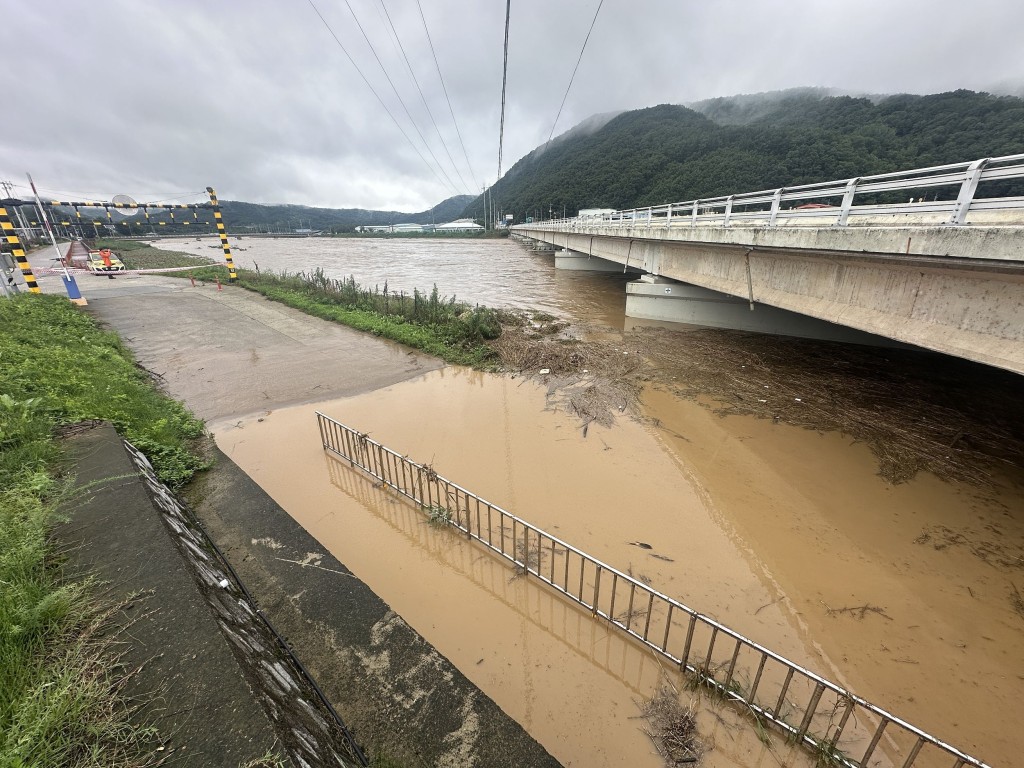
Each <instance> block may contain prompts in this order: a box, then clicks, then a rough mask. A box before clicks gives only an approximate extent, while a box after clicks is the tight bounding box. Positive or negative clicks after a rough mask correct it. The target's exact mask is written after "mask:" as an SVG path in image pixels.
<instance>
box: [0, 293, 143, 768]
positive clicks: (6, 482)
mask: <svg viewBox="0 0 1024 768" xmlns="http://www.w3.org/2000/svg"><path fill="white" fill-rule="evenodd" d="M0 304H2V302H0ZM9 362H10V361H9V360H8V359H7V358H6V357H4V358H0V363H4V365H3V367H5V368H6V367H9V365H7V364H8V363H9ZM53 424H54V422H53V417H52V413H51V412H50V411H49V410H48V409H47V407H46V404H45V401H44V399H43V398H29V399H25V400H18V399H15V398H14V397H12V396H11V395H9V394H3V395H0V766H5V768H6V767H7V766H11V768H14V767H17V768H22V767H24V768H27V767H28V766H40V768H42V767H43V766H137V765H145V764H146V762H147V758H146V753H147V749H146V747H145V745H144V744H143V742H144V741H146V740H147V739H148V737H149V736H150V732H149V731H148V730H146V729H139V728H138V727H136V726H134V725H133V724H132V723H131V722H130V710H129V707H128V706H127V705H126V704H125V703H124V702H123V701H122V700H121V698H119V696H118V687H119V685H120V679H117V678H116V677H115V675H116V672H115V671H113V669H114V668H115V667H116V663H114V662H115V661H116V659H115V658H114V656H115V655H116V654H115V652H114V651H113V650H112V649H111V647H110V642H111V641H110V640H109V639H106V638H104V637H103V634H104V633H103V632H101V629H107V628H109V622H108V619H109V615H110V614H111V613H112V611H113V610H114V609H113V608H111V607H109V606H108V607H103V606H101V605H100V604H99V603H98V602H96V601H95V600H94V599H93V598H92V596H91V595H90V589H91V586H92V585H91V584H90V582H89V581H87V580H86V581H79V582H70V581H66V580H65V579H64V578H63V574H62V572H61V567H60V558H59V557H58V556H57V555H56V554H55V553H54V551H53V548H52V546H51V542H50V538H49V535H50V530H51V526H52V523H53V520H54V515H55V512H54V510H55V506H56V504H57V502H58V501H59V498H60V493H59V487H58V485H57V483H56V482H55V481H54V480H53V478H52V476H51V474H50V468H51V466H52V465H53V462H54V461H55V460H56V459H57V456H58V449H57V446H56V443H55V442H54V440H53V438H52V429H53ZM121 679H123V675H122V678H121Z"/></svg>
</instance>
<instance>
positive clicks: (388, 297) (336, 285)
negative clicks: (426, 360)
mask: <svg viewBox="0 0 1024 768" xmlns="http://www.w3.org/2000/svg"><path fill="white" fill-rule="evenodd" d="M239 282H240V284H241V285H242V286H243V287H245V288H248V289H250V290H253V291H256V292H258V293H261V294H263V295H264V296H266V297H267V298H269V299H272V300H274V301H279V302H281V303H282V304H287V305H289V306H291V307H294V308H296V309H299V310H301V311H303V312H306V313H307V314H311V315H315V316H317V317H321V318H324V319H326V320H333V321H335V322H339V323H343V324H345V325H349V326H351V327H353V328H357V329H358V330H361V331H368V332H370V333H373V334H375V335H378V336H383V337H384V338H388V339H392V340H393V341H397V342H400V343H402V344H406V345H408V346H411V347H415V348H417V349H421V350H423V351H425V352H428V353H430V354H432V355H437V356H438V357H440V358H442V359H444V360H447V361H448V362H452V363H459V364H462V365H474V366H485V365H486V364H487V363H488V362H489V361H490V360H492V359H493V357H494V352H493V351H492V350H491V348H490V347H488V346H487V344H485V343H484V342H486V341H488V340H492V339H496V338H497V337H498V336H499V335H500V334H501V323H500V321H499V319H498V314H497V313H496V312H495V311H494V310H492V309H488V308H487V307H481V306H473V305H470V304H468V303H466V302H461V301H457V300H456V299H455V297H454V296H451V297H446V296H442V295H441V293H440V291H439V290H438V287H437V285H436V284H435V285H434V287H433V289H432V290H431V291H430V292H429V293H423V292H421V291H419V290H418V289H413V291H412V293H406V292H405V291H391V290H389V288H388V284H387V283H386V282H385V283H384V287H383V288H380V287H379V286H374V287H373V288H372V289H371V288H364V287H362V286H360V285H359V284H358V283H357V282H356V280H355V278H354V277H344V278H341V279H335V278H332V277H328V276H327V275H326V274H325V273H324V271H323V270H322V269H319V268H317V269H315V270H313V271H311V272H299V273H291V274H289V273H287V272H282V273H279V274H271V273H266V272H263V273H258V272H250V271H248V270H242V271H241V272H240V275H239Z"/></svg>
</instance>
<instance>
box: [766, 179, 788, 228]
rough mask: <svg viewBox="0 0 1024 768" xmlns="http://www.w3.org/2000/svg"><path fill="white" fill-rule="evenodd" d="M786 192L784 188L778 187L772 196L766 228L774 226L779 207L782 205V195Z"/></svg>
mask: <svg viewBox="0 0 1024 768" xmlns="http://www.w3.org/2000/svg"><path fill="white" fill-rule="evenodd" d="M785 191H786V188H785V187H779V188H778V189H776V190H775V194H774V195H772V213H771V216H769V217H768V226H769V227H773V226H775V219H776V217H778V215H779V207H780V206H781V205H782V193H783V192H785Z"/></svg>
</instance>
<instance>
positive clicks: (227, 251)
mask: <svg viewBox="0 0 1024 768" xmlns="http://www.w3.org/2000/svg"><path fill="white" fill-rule="evenodd" d="M206 191H207V192H208V193H209V195H210V205H212V206H213V221H214V223H215V224H216V225H217V234H218V235H220V245H221V248H223V249H224V260H225V261H226V262H227V263H228V282H229V283H234V282H237V281H238V275H237V274H236V273H235V262H234V261H233V260H232V258H231V246H230V245H228V233H227V232H225V231H224V217H223V216H221V215H220V203H218V202H217V193H216V192H214V191H213V187H207V188H206Z"/></svg>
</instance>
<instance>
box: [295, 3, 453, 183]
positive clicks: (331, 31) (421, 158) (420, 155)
mask: <svg viewBox="0 0 1024 768" xmlns="http://www.w3.org/2000/svg"><path fill="white" fill-rule="evenodd" d="M306 1H307V2H308V3H309V5H310V7H311V8H312V9H313V11H314V12H315V13H316V15H317V16H319V17H320V21H321V22H322V23H323V25H324V27H326V28H327V31H328V32H330V33H331V37H333V38H334V42H336V43H337V44H338V47H339V48H341V51H342V53H344V54H345V57H346V58H347V59H348V60H349V62H350V63H351V64H352V66H353V67H354V68H355V70H356V72H358V73H359V76H360V77H361V78H363V82H364V83H366V87H367V88H369V89H370V92H371V93H373V95H374V96H375V97H376V98H377V101H379V102H380V105H381V106H382V107H383V108H384V111H385V112H387V114H388V117H390V118H391V122H393V123H394V124H395V127H396V128H398V130H399V131H400V132H401V134H402V136H404V137H405V140H406V141H407V142H409V146H410V147H412V148H413V151H414V152H415V153H416V154H417V155H418V156H419V158H420V160H422V161H423V164H424V165H425V166H427V169H428V170H429V171H430V172H431V173H432V174H434V178H435V179H437V181H438V183H439V184H440V185H441V186H444V181H442V180H441V177H440V176H438V175H437V171H435V170H434V168H433V166H431V165H430V163H428V162H427V158H425V157H424V156H423V153H422V152H420V148H419V147H417V146H416V143H415V142H414V141H413V140H412V139H411V138H409V134H408V133H406V132H405V129H404V128H403V127H402V124H401V123H399V122H398V120H397V119H396V118H395V116H394V114H393V113H392V112H391V110H390V109H388V105H387V104H385V103H384V99H382V98H381V97H380V94H379V93H377V89H376V88H374V87H373V85H372V84H371V83H370V81H369V80H368V79H367V78H366V75H364V74H363V70H361V69H360V68H359V65H358V64H356V62H355V59H353V58H352V55H351V54H350V53H349V52H348V49H347V48H345V46H344V45H343V44H342V42H341V40H339V39H338V36H337V35H336V34H334V30H333V29H331V25H330V24H328V23H327V19H325V18H324V17H323V15H322V14H321V13H320V9H319V8H317V7H316V5H314V4H313V0H306Z"/></svg>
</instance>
